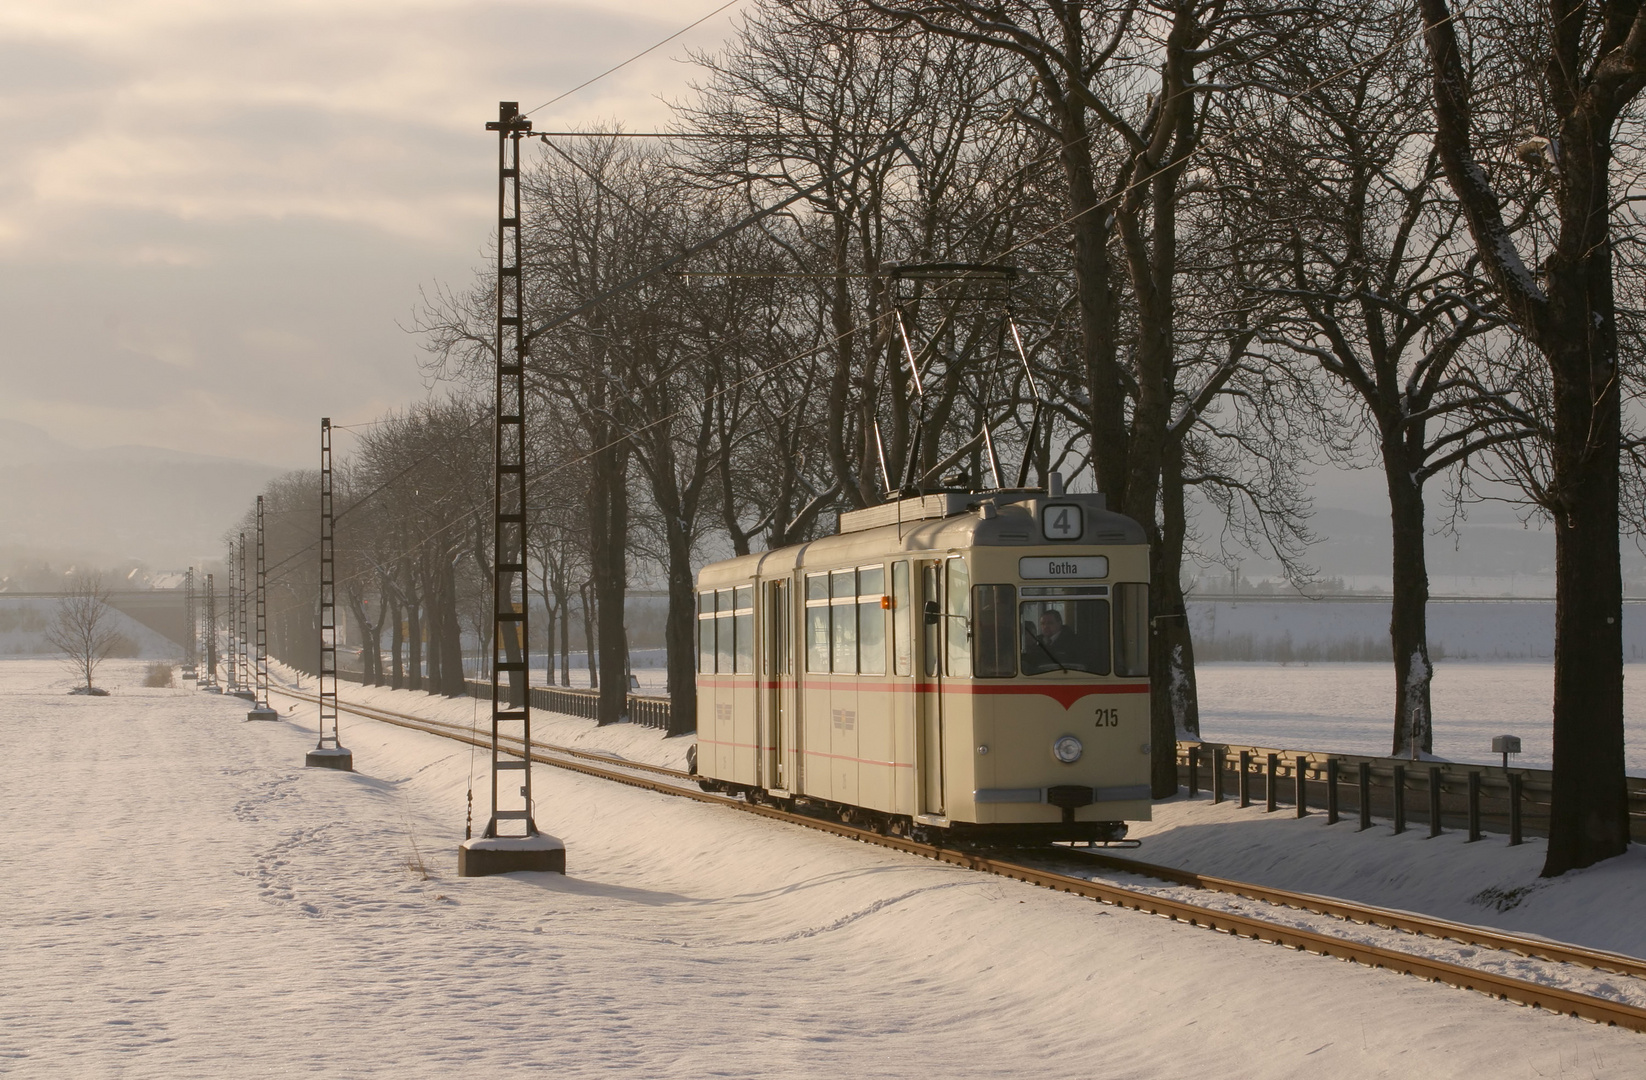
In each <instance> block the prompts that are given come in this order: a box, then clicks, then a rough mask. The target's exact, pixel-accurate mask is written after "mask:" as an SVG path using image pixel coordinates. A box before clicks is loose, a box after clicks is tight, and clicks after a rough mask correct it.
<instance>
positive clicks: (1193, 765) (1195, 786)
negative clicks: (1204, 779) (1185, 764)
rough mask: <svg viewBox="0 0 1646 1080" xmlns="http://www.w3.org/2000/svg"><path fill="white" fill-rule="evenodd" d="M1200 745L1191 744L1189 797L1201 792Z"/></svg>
mask: <svg viewBox="0 0 1646 1080" xmlns="http://www.w3.org/2000/svg"><path fill="white" fill-rule="evenodd" d="M1199 763H1200V747H1198V746H1196V745H1195V744H1194V743H1190V744H1189V798H1191V799H1192V798H1194V797H1195V796H1196V795H1199V794H1200V768H1199Z"/></svg>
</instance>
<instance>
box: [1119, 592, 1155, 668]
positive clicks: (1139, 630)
mask: <svg viewBox="0 0 1646 1080" xmlns="http://www.w3.org/2000/svg"><path fill="white" fill-rule="evenodd" d="M1114 638H1115V641H1114V673H1115V674H1116V675H1147V674H1148V673H1149V587H1148V586H1147V585H1144V584H1142V583H1141V582H1137V583H1126V584H1120V585H1116V586H1115V587H1114Z"/></svg>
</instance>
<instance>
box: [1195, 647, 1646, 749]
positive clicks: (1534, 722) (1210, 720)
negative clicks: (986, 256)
mask: <svg viewBox="0 0 1646 1080" xmlns="http://www.w3.org/2000/svg"><path fill="white" fill-rule="evenodd" d="M1195 679H1196V682H1197V683H1198V685H1199V689H1200V733H1201V737H1202V738H1204V739H1205V740H1207V741H1208V742H1232V743H1243V744H1247V745H1256V746H1273V747H1279V748H1283V749H1288V750H1318V751H1322V752H1335V753H1341V754H1387V753H1388V752H1389V746H1390V743H1391V736H1392V734H1393V730H1394V711H1395V704H1394V702H1395V685H1394V668H1393V667H1391V666H1390V665H1388V664H1347V663H1345V664H1332V663H1324V664H1264V663H1211V664H1196V665H1195ZM1623 687H1624V696H1623V716H1624V740H1625V745H1624V753H1625V762H1626V764H1627V767H1628V770H1629V774H1630V775H1631V776H1646V664H1625V665H1623ZM1430 696H1431V701H1432V704H1433V707H1434V730H1435V753H1436V755H1438V756H1439V757H1442V758H1445V759H1447V760H1450V761H1468V762H1478V763H1484V764H1498V763H1499V760H1500V759H1499V758H1498V757H1497V756H1496V755H1494V754H1493V753H1492V752H1491V749H1492V736H1493V735H1519V736H1520V740H1521V746H1522V747H1523V748H1524V749H1523V752H1522V753H1521V754H1520V755H1519V756H1517V757H1515V758H1514V759H1512V760H1511V762H1510V763H1511V764H1513V765H1519V766H1522V767H1524V768H1530V769H1547V768H1549V765H1550V760H1551V755H1552V753H1553V749H1552V743H1551V741H1550V717H1551V715H1552V713H1553V709H1554V668H1553V666H1552V665H1551V664H1549V663H1548V662H1538V661H1519V662H1516V661H1500V662H1493V661H1466V660H1446V661H1442V662H1439V663H1437V664H1435V678H1434V684H1433V689H1432V691H1431V694H1430Z"/></svg>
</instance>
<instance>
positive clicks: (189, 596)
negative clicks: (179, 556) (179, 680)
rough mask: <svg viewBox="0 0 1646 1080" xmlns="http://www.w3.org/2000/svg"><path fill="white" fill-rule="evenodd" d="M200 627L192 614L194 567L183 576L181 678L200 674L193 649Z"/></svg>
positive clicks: (191, 677) (194, 676) (196, 654)
mask: <svg viewBox="0 0 1646 1080" xmlns="http://www.w3.org/2000/svg"><path fill="white" fill-rule="evenodd" d="M199 634H200V628H199V626H198V625H196V621H195V615H194V567H192V566H191V567H189V572H188V573H187V574H185V575H184V576H183V678H185V679H194V678H197V677H198V676H199V674H200V663H199V660H198V653H196V651H195V642H196V641H198V640H199Z"/></svg>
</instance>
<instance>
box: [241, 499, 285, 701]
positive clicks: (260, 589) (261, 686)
mask: <svg viewBox="0 0 1646 1080" xmlns="http://www.w3.org/2000/svg"><path fill="white" fill-rule="evenodd" d="M267 578H268V573H267V571H266V570H265V568H264V562H263V496H261V495H259V496H258V497H257V650H256V654H255V656H254V657H253V663H254V664H255V665H256V666H255V667H254V668H253V671H255V673H256V676H257V685H256V686H255V687H254V688H253V693H254V694H256V697H255V698H253V702H254V704H253V706H252V709H251V711H250V712H248V713H247V714H246V719H247V720H278V719H280V714H279V713H277V712H275V711H274V710H273V709H271V708H269V599H268V580H267Z"/></svg>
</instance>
